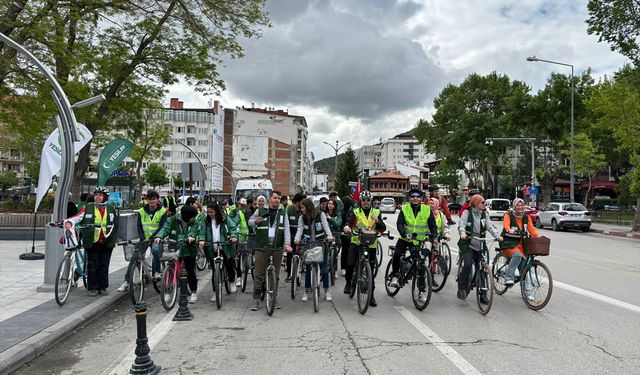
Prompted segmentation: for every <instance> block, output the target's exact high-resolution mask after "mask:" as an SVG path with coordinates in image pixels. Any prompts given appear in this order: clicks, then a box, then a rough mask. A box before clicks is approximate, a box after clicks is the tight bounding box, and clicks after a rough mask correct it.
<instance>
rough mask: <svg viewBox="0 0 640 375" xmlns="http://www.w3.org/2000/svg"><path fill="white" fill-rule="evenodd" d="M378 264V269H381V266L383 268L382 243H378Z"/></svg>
mask: <svg viewBox="0 0 640 375" xmlns="http://www.w3.org/2000/svg"><path fill="white" fill-rule="evenodd" d="M376 262H377V265H376V268H380V266H382V243H380V241H378V242H377V243H376ZM376 274H377V272H376Z"/></svg>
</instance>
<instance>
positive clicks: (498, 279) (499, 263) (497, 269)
mask: <svg viewBox="0 0 640 375" xmlns="http://www.w3.org/2000/svg"><path fill="white" fill-rule="evenodd" d="M508 266H509V258H508V257H507V256H506V255H504V254H502V252H500V253H498V254H496V257H495V258H493V264H492V266H491V273H492V274H493V288H494V289H495V290H496V294H498V295H499V296H501V295H503V294H504V293H505V292H506V291H507V289H509V287H508V286H506V285H504V280H505V277H506V276H507V267H508Z"/></svg>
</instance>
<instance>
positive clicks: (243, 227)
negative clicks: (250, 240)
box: [227, 205, 249, 243]
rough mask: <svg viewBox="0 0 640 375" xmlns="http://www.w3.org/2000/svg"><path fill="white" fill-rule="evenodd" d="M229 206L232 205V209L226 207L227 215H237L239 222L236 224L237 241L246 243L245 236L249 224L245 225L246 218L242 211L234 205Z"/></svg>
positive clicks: (231, 216)
mask: <svg viewBox="0 0 640 375" xmlns="http://www.w3.org/2000/svg"><path fill="white" fill-rule="evenodd" d="M231 207H233V209H231V210H229V209H227V216H228V217H230V218H235V215H239V217H240V223H239V224H238V242H240V243H246V242H247V236H248V235H249V226H248V225H247V219H246V217H245V216H244V211H242V210H239V209H237V208H236V206H235V205H233V206H231ZM234 221H235V220H234Z"/></svg>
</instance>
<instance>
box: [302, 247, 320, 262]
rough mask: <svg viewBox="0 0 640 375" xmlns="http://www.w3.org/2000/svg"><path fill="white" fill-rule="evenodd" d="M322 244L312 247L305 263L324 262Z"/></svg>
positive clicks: (308, 251)
mask: <svg viewBox="0 0 640 375" xmlns="http://www.w3.org/2000/svg"><path fill="white" fill-rule="evenodd" d="M322 251H323V249H322V246H316V247H311V248H309V249H308V250H307V252H306V253H305V256H304V263H305V264H312V263H322V255H323V254H322Z"/></svg>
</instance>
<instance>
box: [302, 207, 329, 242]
mask: <svg viewBox="0 0 640 375" xmlns="http://www.w3.org/2000/svg"><path fill="white" fill-rule="evenodd" d="M312 226H315V234H316V239H315V241H322V240H324V238H325V233H324V228H322V212H320V211H318V213H316V217H315V219H314V220H313V222H312V223H311V224H306V223H305V224H304V228H303V234H304V235H305V236H308V237H309V239H311V227H312Z"/></svg>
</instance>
